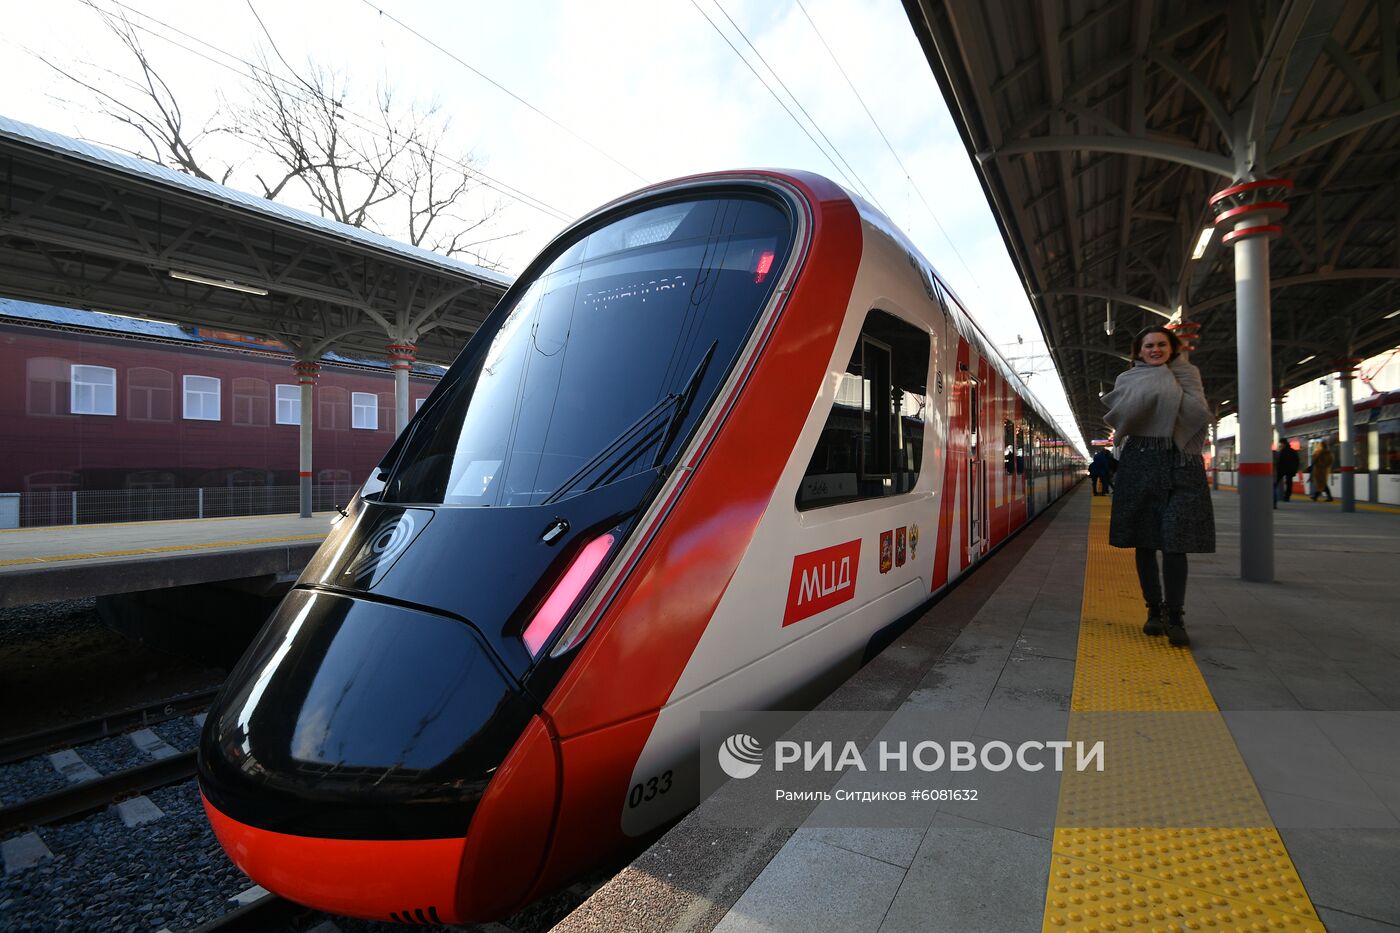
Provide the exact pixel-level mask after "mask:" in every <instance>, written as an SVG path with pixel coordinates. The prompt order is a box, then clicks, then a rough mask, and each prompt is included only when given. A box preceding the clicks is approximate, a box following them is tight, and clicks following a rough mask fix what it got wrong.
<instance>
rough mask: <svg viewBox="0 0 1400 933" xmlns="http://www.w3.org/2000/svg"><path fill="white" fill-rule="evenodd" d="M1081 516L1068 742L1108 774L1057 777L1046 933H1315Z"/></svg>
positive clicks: (1097, 520) (1229, 751)
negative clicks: (1082, 550) (1083, 536)
mask: <svg viewBox="0 0 1400 933" xmlns="http://www.w3.org/2000/svg"><path fill="white" fill-rule="evenodd" d="M1091 509H1092V512H1091V516H1090V522H1089V552H1088V561H1087V563H1086V566H1085V570H1084V602H1083V609H1082V612H1081V618H1080V628H1079V652H1078V657H1077V658H1076V661H1075V674H1074V693H1073V697H1072V700H1071V706H1070V710H1071V711H1070V725H1069V736H1068V738H1069V739H1070V740H1071V741H1084V742H1086V743H1093V742H1095V741H1099V740H1102V741H1103V742H1104V747H1105V760H1106V763H1107V766H1106V768H1105V770H1104V771H1103V772H1097V771H1083V772H1080V771H1073V770H1066V771H1065V773H1064V774H1063V775H1062V777H1061V782H1060V800H1059V806H1058V809H1057V811H1056V815H1055V837H1054V842H1053V844H1052V856H1051V866H1050V878H1049V884H1048V886H1047V889H1046V894H1045V917H1044V921H1043V929H1044V930H1054V931H1071V930H1072V931H1086V933H1087V931H1112V930H1127V929H1145V930H1165V931H1171V933H1180V931H1185V930H1240V931H1261V933H1264V931H1269V930H1310V931H1318V933H1321V931H1322V930H1323V926H1322V923H1321V922H1320V921H1319V920H1318V917H1317V912H1316V911H1315V910H1314V909H1313V906H1312V902H1311V901H1310V900H1309V899H1308V895H1307V891H1306V890H1304V888H1303V884H1302V882H1301V880H1300V879H1299V877H1298V872H1297V870H1296V869H1295V868H1294V867H1293V862H1292V860H1291V859H1290V858H1289V857H1288V851H1287V850H1286V849H1285V848H1284V845H1283V840H1282V839H1281V838H1280V837H1279V834H1278V830H1277V829H1275V828H1274V826H1273V824H1272V822H1271V821H1270V819H1269V815H1268V811H1267V809H1266V808H1265V806H1264V803H1263V800H1262V799H1261V798H1260V796H1259V792H1258V790H1257V788H1256V787H1255V785H1254V781H1253V779H1252V778H1251V777H1250V774H1249V770H1248V768H1247V767H1246V766H1245V763H1244V760H1243V759H1242V758H1241V757H1240V755H1239V750H1238V749H1237V748H1236V746H1235V743H1234V740H1233V738H1231V736H1230V732H1229V729H1228V728H1227V727H1226V725H1225V722H1224V720H1223V719H1222V718H1221V716H1220V713H1219V710H1218V708H1217V707H1216V705H1215V701H1214V700H1213V699H1212V698H1211V695H1210V690H1209V689H1208V688H1207V687H1206V683H1205V680H1204V679H1202V677H1201V673H1200V670H1199V669H1198V668H1197V667H1196V663H1195V660H1194V659H1193V658H1192V657H1191V652H1190V651H1189V650H1188V649H1184V648H1172V647H1170V646H1169V645H1168V644H1167V642H1166V639H1165V638H1149V637H1148V636H1146V635H1143V634H1142V631H1141V629H1142V616H1143V607H1142V598H1141V596H1140V595H1139V593H1138V587H1137V575H1136V572H1135V571H1134V569H1133V561H1132V552H1130V551H1124V550H1118V549H1116V548H1112V547H1109V545H1108V514H1109V504H1108V502H1106V501H1103V500H1100V499H1094V500H1093V502H1092V505H1091Z"/></svg>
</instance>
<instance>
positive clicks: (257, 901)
mask: <svg viewBox="0 0 1400 933" xmlns="http://www.w3.org/2000/svg"><path fill="white" fill-rule="evenodd" d="M217 692H218V691H217V690H206V691H200V692H197V693H186V694H180V695H178V696H171V697H168V698H166V699H163V700H161V701H159V702H156V703H151V704H148V705H147V706H144V707H140V708H132V709H123V710H120V711H115V712H111V713H107V714H103V715H100V716H96V717H92V718H91V719H87V720H84V721H82V722H75V723H69V724H65V725H63V726H60V727H57V728H54V729H48V730H45V731H43V732H36V733H32V734H30V735H25V736H20V737H18V738H14V739H8V740H4V741H0V844H3V846H4V848H5V852H4V860H5V874H4V875H3V876H0V912H3V913H4V916H5V918H6V924H7V925H8V924H13V925H14V927H15V928H28V927H35V928H41V927H45V926H48V925H51V924H52V922H53V919H54V918H55V917H60V916H68V917H72V918H74V919H75V920H76V921H77V925H78V926H79V927H80V928H86V927H89V926H91V927H113V928H115V927H122V928H130V927H133V926H135V927H138V928H149V929H161V928H163V927H164V928H168V929H170V930H198V931H208V933H240V931H259V933H262V931H299V933H336V931H339V933H369V931H385V933H387V931H392V930H398V929H402V928H403V927H402V925H394V924H387V923H386V924H379V923H373V922H370V921H363V920H354V919H349V918H345V917H333V916H331V915H328V914H322V913H319V912H317V911H314V910H311V909H309V908H306V907H303V906H301V905H299V904H295V903H292V902H290V901H287V900H284V899H282V898H280V897H277V896H276V895H274V894H270V893H267V892H265V891H263V890H262V889H260V888H251V889H250V888H249V885H250V884H251V882H249V881H248V880H247V878H245V877H244V876H243V875H242V874H241V873H239V872H238V870H237V869H236V868H234V867H233V865H232V864H231V863H230V862H229V861H228V859H227V857H226V856H225V855H224V853H223V851H222V849H221V848H220V847H219V846H218V844H217V842H216V841H215V840H214V838H213V833H212V830H210V828H209V826H208V823H207V822H206V821H205V820H204V815H203V811H202V807H201V806H200V804H199V797H198V793H197V790H196V788H195V786H194V782H193V777H194V773H195V749H194V744H195V741H196V738H197V735H198V728H199V725H200V723H202V717H197V716H196V715H195V714H197V713H198V712H200V711H202V710H203V709H204V708H206V707H207V706H208V704H209V703H211V702H212V701H213V699H214V697H215V696H216V695H217ZM157 732H159V733H161V734H163V735H164V737H165V739H168V740H169V741H165V740H164V739H162V738H161V735H158V734H156V733H157ZM152 739H155V741H154V742H152V741H151V740H152ZM156 755H158V756H160V757H152V756H156ZM143 756H145V759H146V760H141V759H142V758H143ZM88 759H91V763H89V762H88ZM114 763H118V764H122V765H130V766H122V767H113V764H114ZM82 768H86V769H87V770H86V771H83V770H82ZM17 771H23V772H27V773H28V774H27V782H26V781H14V780H7V772H17ZM99 771H101V772H105V773H99ZM36 775H37V776H38V777H39V778H41V779H42V780H40V783H39V785H38V786H40V787H47V786H49V785H52V784H54V783H58V784H63V783H65V782H67V786H58V787H56V788H54V789H47V790H45V791H44V792H40V793H25V794H23V795H21V796H19V797H16V788H17V787H19V788H20V789H24V788H27V787H32V786H34V782H35V776H36ZM83 775H87V777H86V779H84V780H76V781H75V780H73V777H74V776H83ZM44 781H47V782H48V784H47V785H46V784H44V783H43V782H44ZM148 794H149V795H150V797H149V798H147V797H146V795H148ZM133 801H145V802H144V803H142V805H141V807H138V808H137V810H138V812H144V813H147V814H150V813H154V814H155V815H154V816H150V815H148V816H147V817H145V818H141V817H139V816H138V818H137V819H135V820H134V821H132V822H128V821H127V818H126V817H125V816H124V815H123V814H122V812H121V809H122V808H123V807H125V806H128V805H129V804H131V803H132V802H133ZM152 801H154V803H152ZM142 807H144V808H145V809H144V810H142ZM114 816H117V817H122V818H121V819H116V818H114ZM611 873H612V872H611V871H607V872H601V873H599V874H597V875H595V876H594V877H591V878H589V879H587V880H585V881H582V882H579V883H577V884H575V885H573V886H571V887H569V888H566V889H564V890H562V891H560V892H557V893H555V894H553V895H550V896H549V897H547V898H545V899H543V900H542V901H541V902H538V903H536V904H534V905H531V906H530V907H529V908H527V909H526V910H525V911H522V913H521V914H520V915H518V916H517V917H513V918H508V919H507V920H505V921H504V922H497V923H488V924H484V925H481V926H479V927H467V928H461V929H464V930H466V931H469V933H543V931H544V930H547V929H548V928H549V927H550V926H552V925H553V923H555V922H557V920H558V919H559V918H560V917H562V916H563V915H564V914H566V913H567V912H568V911H570V910H572V909H573V908H574V907H576V906H577V905H578V904H579V903H582V901H583V900H584V899H585V898H587V897H588V895H589V894H591V893H592V892H593V890H595V889H596V888H597V887H598V886H599V885H601V884H602V883H603V881H605V880H606V878H607V877H608V876H610V875H611ZM94 892H96V893H94Z"/></svg>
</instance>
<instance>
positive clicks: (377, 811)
mask: <svg viewBox="0 0 1400 933" xmlns="http://www.w3.org/2000/svg"><path fill="white" fill-rule="evenodd" d="M229 683H230V686H229V689H228V691H227V693H226V694H225V696H224V697H223V698H222V699H221V702H220V704H219V707H218V708H217V709H216V710H215V712H214V715H213V716H212V717H211V718H212V720H213V722H212V724H211V727H210V729H209V731H208V732H207V733H206V735H205V741H204V749H203V750H204V753H205V754H204V765H205V766H204V773H203V783H204V787H205V792H206V794H207V795H208V796H209V797H210V800H211V802H212V803H213V804H214V805H215V806H217V807H219V809H221V810H223V811H224V812H225V813H227V814H228V815H229V816H231V817H233V818H235V819H239V820H241V821H244V822H247V823H250V824H252V825H255V826H262V827H264V828H267V829H275V830H277V831H280V832H298V833H306V834H314V835H324V836H330V837H335V838H380V839H395V838H397V839H407V838H429V837H442V836H444V835H449V834H461V833H463V832H465V830H466V826H467V823H468V822H469V821H470V817H471V813H472V810H473V808H474V807H475V804H476V802H477V801H478V800H479V799H480V797H481V794H482V793H483V792H484V790H485V788H486V784H487V782H488V781H489V780H490V777H491V774H492V772H493V771H494V770H495V769H496V768H497V767H498V766H499V765H500V763H501V761H502V760H503V759H504V758H505V755H506V753H507V752H508V751H509V749H510V747H511V746H512V745H513V744H514V743H515V741H516V739H518V738H519V736H520V733H521V730H522V729H523V728H524V725H525V723H526V722H527V721H528V719H529V716H530V710H529V707H528V705H527V703H526V702H525V701H524V699H523V698H522V696H521V694H520V693H519V692H518V691H517V690H516V689H515V687H514V686H513V685H512V684H511V683H509V682H508V680H507V678H506V676H505V675H504V674H503V673H502V670H501V667H500V665H499V664H498V663H497V662H496V660H495V658H494V657H493V656H492V654H491V652H490V650H489V649H488V648H487V647H486V645H485V644H484V643H483V642H482V640H481V638H480V636H479V635H478V634H477V633H476V631H475V630H474V629H473V628H472V627H471V626H469V625H467V624H465V623H462V622H460V621H456V620H452V619H447V618H443V617H441V616H437V615H434V614H431V613H427V612H421V611H417V610H413V609H407V608H403V607H399V606H390V605H385V604H382V603H376V602H369V601H365V600H358V599H350V598H347V597H344V596H339V595H330V594H325V593H314V592H310V591H306V590H296V591H293V593H292V594H291V595H289V597H288V598H287V600H286V601H285V602H284V603H283V605H282V607H281V608H280V609H279V612H278V614H277V616H276V617H275V618H274V619H273V621H272V622H271V623H269V625H268V627H267V628H266V629H265V630H264V632H263V633H262V635H261V636H260V638H259V641H258V643H257V644H256V645H255V646H254V648H253V649H252V650H251V651H250V652H249V653H248V655H247V656H246V657H245V659H244V662H243V663H242V664H241V665H240V666H239V668H238V670H237V671H235V673H234V675H233V676H232V677H231V678H230V681H229ZM308 802H311V803H313V805H312V806H306V804H307V803H308ZM298 803H299V805H298ZM366 821H368V822H366Z"/></svg>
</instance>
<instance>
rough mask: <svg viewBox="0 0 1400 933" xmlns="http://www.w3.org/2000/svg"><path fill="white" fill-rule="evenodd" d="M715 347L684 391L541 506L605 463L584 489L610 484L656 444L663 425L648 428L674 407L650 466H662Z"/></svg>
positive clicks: (644, 416)
mask: <svg viewBox="0 0 1400 933" xmlns="http://www.w3.org/2000/svg"><path fill="white" fill-rule="evenodd" d="M717 346H719V341H718V340H716V341H715V342H714V343H712V344H710V348H709V349H708V350H706V351H705V355H704V357H702V358H701V360H700V362H699V364H698V365H696V367H695V370H694V371H693V372H692V373H691V374H690V378H689V379H687V380H686V384H685V388H683V389H682V390H681V391H680V392H672V393H670V394H668V395H666V396H664V397H663V398H662V399H661V400H660V401H658V402H657V403H656V404H655V405H653V406H651V408H650V409H648V410H647V411H646V412H644V413H643V414H642V416H641V417H640V418H638V419H637V420H636V421H634V422H632V423H631V424H630V425H628V426H627V427H626V428H624V429H623V431H622V433H621V434H619V435H618V436H617V437H616V438H614V439H613V441H612V442H611V443H609V444H608V446H606V447H604V448H603V449H602V450H600V451H598V453H597V454H595V455H594V457H593V458H592V459H591V460H589V461H588V462H587V463H585V464H584V465H583V466H581V467H579V468H578V469H577V470H575V471H574V472H573V473H572V474H571V475H570V476H569V478H568V479H566V480H564V482H563V483H561V484H560V485H559V488H557V489H555V490H554V492H552V493H550V494H549V495H548V496H547V497H546V498H545V499H544V500H543V501H542V502H541V503H540V505H548V504H549V503H551V502H557V501H559V500H560V499H562V498H563V497H564V495H565V494H566V493H568V492H569V491H570V490H571V489H573V488H574V487H575V486H577V485H578V484H579V482H580V481H582V480H583V479H584V478H585V477H587V476H589V475H590V474H592V473H593V472H594V471H595V470H598V468H599V467H601V466H602V465H603V464H605V463H607V464H610V466H609V468H608V469H607V470H604V471H602V472H600V473H599V475H598V477H597V478H596V479H595V480H594V481H593V482H592V483H590V484H589V485H588V486H587V487H585V488H586V489H592V488H593V487H595V486H598V485H601V484H602V483H603V482H605V481H609V480H611V479H612V478H613V477H615V476H616V475H617V473H618V472H619V471H620V470H622V468H623V467H625V466H627V465H628V464H630V463H632V462H633V461H634V460H636V459H637V457H638V456H640V455H641V454H642V453H643V452H644V451H646V450H647V449H648V448H650V447H651V445H652V444H653V443H655V441H654V440H653V438H654V437H655V435H656V432H657V430H658V429H659V428H660V427H662V425H657V426H656V427H651V428H649V429H648V426H649V425H651V424H652V423H653V422H654V421H655V419H656V416H657V415H659V414H660V413H661V412H663V411H665V410H666V409H667V408H670V407H671V406H675V408H674V410H673V411H672V412H671V414H670V416H669V417H668V418H667V420H666V421H665V422H664V427H665V432H666V433H665V434H664V435H662V438H661V448H660V449H659V450H658V451H657V452H656V460H655V461H654V462H653V463H652V466H653V468H654V467H656V466H657V465H658V464H659V463H660V462H661V458H662V457H663V456H664V455H665V453H666V448H667V447H669V446H670V445H671V442H672V441H673V440H675V437H676V432H677V431H679V430H680V425H681V422H683V421H684V420H685V415H686V412H688V411H689V410H690V405H691V402H692V401H693V400H694V398H695V391H696V389H698V388H699V386H700V381H701V379H702V378H704V375H705V370H706V369H707V368H708V367H709V365H710V359H711V357H713V356H714V353H715V348H716V347H717Z"/></svg>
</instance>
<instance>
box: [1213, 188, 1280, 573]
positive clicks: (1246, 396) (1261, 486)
mask: <svg viewBox="0 0 1400 933" xmlns="http://www.w3.org/2000/svg"><path fill="white" fill-rule="evenodd" d="M1292 188H1293V182H1291V181H1288V180H1286V179H1281V178H1270V179H1261V180H1251V181H1245V182H1241V183H1240V184H1236V185H1232V186H1230V187H1229V188H1226V189H1224V190H1223V191H1220V192H1217V193H1216V194H1215V195H1214V196H1213V197H1212V198H1211V199H1210V207H1211V210H1212V211H1213V212H1214V214H1215V223H1216V225H1217V226H1219V227H1222V228H1225V229H1226V230H1227V231H1228V232H1226V233H1225V235H1224V236H1223V237H1221V242H1222V243H1224V244H1226V245H1227V246H1233V247H1234V253H1235V338H1236V340H1235V342H1236V345H1237V346H1236V354H1237V360H1238V364H1239V367H1238V368H1239V418H1240V429H1239V431H1238V432H1237V434H1236V438H1235V441H1236V448H1237V453H1238V457H1239V497H1240V576H1241V577H1242V578H1243V579H1245V580H1252V581H1254V582H1257V583H1272V582H1273V580H1274V489H1273V482H1274V463H1273V439H1272V438H1271V437H1270V434H1271V433H1272V432H1271V431H1270V424H1269V421H1270V419H1269V394H1270V392H1269V390H1270V389H1271V388H1272V386H1273V384H1274V380H1273V355H1272V350H1273V330H1272V325H1271V322H1270V312H1269V239H1270V238H1271V237H1274V236H1277V235H1278V234H1279V233H1281V232H1282V227H1280V226H1279V225H1278V221H1279V220H1281V219H1282V217H1283V215H1284V214H1286V213H1287V212H1288V205H1287V204H1285V203H1284V200H1285V198H1287V196H1288V192H1289V191H1290V190H1291V189H1292Z"/></svg>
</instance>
